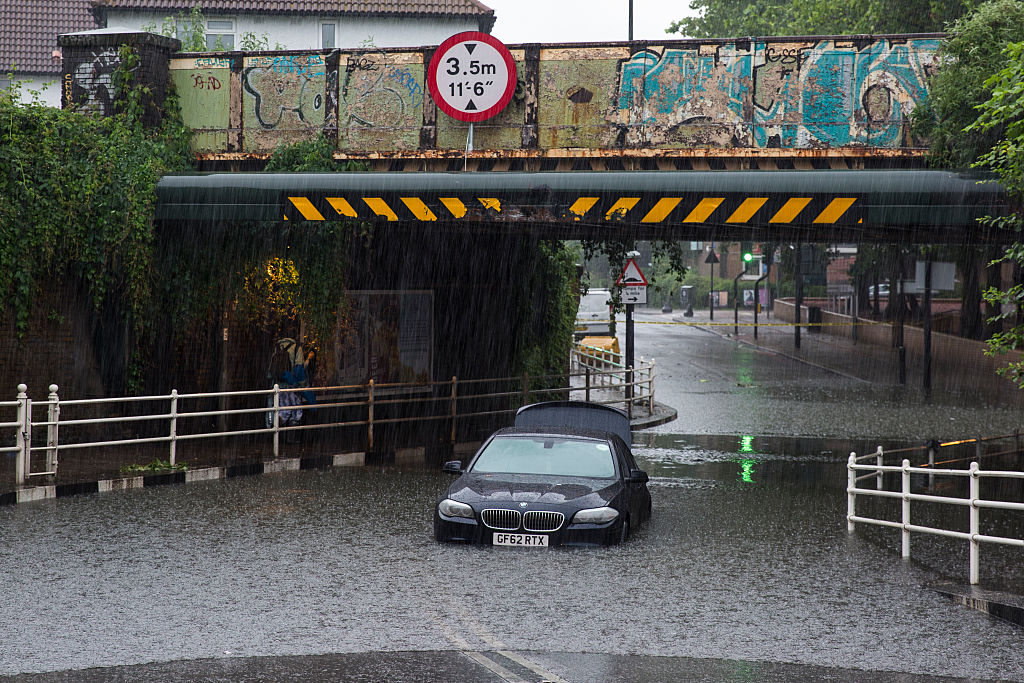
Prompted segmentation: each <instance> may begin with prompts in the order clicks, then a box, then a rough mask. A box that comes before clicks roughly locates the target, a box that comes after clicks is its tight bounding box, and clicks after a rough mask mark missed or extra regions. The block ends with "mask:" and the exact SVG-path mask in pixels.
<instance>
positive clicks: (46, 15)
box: [0, 0, 100, 74]
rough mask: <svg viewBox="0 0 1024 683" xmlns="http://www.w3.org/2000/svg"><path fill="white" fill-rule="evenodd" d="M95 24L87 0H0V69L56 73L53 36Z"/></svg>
mask: <svg viewBox="0 0 1024 683" xmlns="http://www.w3.org/2000/svg"><path fill="white" fill-rule="evenodd" d="M99 27H100V25H99V24H98V23H97V22H96V18H95V17H94V16H93V13H92V4H91V3H90V1H89V0H0V71H2V72H3V73H6V72H7V71H9V70H11V65H12V64H13V65H14V68H15V69H16V70H17V71H19V72H23V73H32V74H59V73H60V72H61V61H60V58H59V53H58V56H57V57H54V52H55V51H56V50H57V49H58V48H57V36H58V35H59V34H61V33H71V32H74V31H90V30H92V29H95V28H99Z"/></svg>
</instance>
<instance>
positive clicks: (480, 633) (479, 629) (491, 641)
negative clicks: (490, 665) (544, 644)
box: [442, 602, 567, 683]
mask: <svg viewBox="0 0 1024 683" xmlns="http://www.w3.org/2000/svg"><path fill="white" fill-rule="evenodd" d="M448 606H449V607H450V608H451V610H452V611H453V612H455V613H456V615H457V616H458V618H459V620H461V621H462V622H463V623H464V624H465V625H466V626H468V627H469V629H470V630H471V631H472V632H473V633H474V634H475V635H476V636H477V638H479V639H480V640H482V641H484V642H485V643H487V644H488V645H490V646H491V647H493V648H494V649H495V650H497V652H498V654H500V655H501V656H502V657H505V658H506V659H508V660H509V661H513V662H515V663H516V664H518V665H519V666H522V667H525V668H527V669H529V670H530V671H532V672H533V673H535V674H537V675H538V676H540V677H541V678H542V679H544V680H545V681H550V683H567V681H566V680H565V679H563V678H560V677H559V676H558V675H556V674H554V673H552V672H550V671H548V670H547V669H545V668H544V667H542V666H541V665H539V664H537V663H535V662H532V661H530V660H529V659H527V658H526V657H523V656H522V655H519V654H516V653H515V652H512V651H511V650H509V649H508V646H507V645H505V643H503V642H502V641H501V640H500V639H499V638H497V637H496V636H494V635H493V634H492V633H491V632H490V631H488V630H487V629H486V628H484V626H483V625H482V624H481V623H480V622H479V621H477V620H476V619H475V618H474V617H473V616H471V615H470V614H469V613H468V612H466V610H465V609H463V607H462V605H458V604H455V603H454V602H450V603H449V605H448ZM442 630H444V626H442ZM453 635H454V633H453ZM455 637H457V638H459V636H455ZM449 640H452V639H451V638H449ZM460 640H461V638H460ZM452 642H454V641H452ZM463 642H465V641H463Z"/></svg>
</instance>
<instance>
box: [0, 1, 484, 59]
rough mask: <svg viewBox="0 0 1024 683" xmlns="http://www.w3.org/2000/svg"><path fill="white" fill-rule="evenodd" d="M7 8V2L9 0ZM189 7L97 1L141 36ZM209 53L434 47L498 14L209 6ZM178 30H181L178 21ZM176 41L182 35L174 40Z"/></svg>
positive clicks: (109, 20) (107, 22) (331, 4)
mask: <svg viewBox="0 0 1024 683" xmlns="http://www.w3.org/2000/svg"><path fill="white" fill-rule="evenodd" d="M5 1H7V0H5ZM194 4H196V3H195V2H189V1H187V0H93V6H94V7H95V9H96V11H97V12H98V13H99V15H100V17H101V20H102V21H103V25H104V26H119V27H120V26H123V27H125V28H128V29H133V30H137V29H142V28H144V27H147V26H148V27H153V26H155V27H156V28H157V30H158V31H159V30H160V29H161V28H162V27H163V26H164V25H165V22H175V21H177V20H178V17H179V16H187V15H188V14H189V12H190V11H191V9H192V7H193V5H194ZM200 8H201V10H202V14H203V17H204V18H205V20H206V27H205V29H206V49H207V50H211V51H212V50H238V49H242V47H243V38H244V37H245V36H246V35H249V36H251V37H252V38H255V39H256V40H260V41H265V43H266V46H267V48H268V49H281V50H319V49H331V48H352V47H358V46H360V45H364V44H371V43H372V44H373V45H374V46H376V47H415V46H420V45H437V44H439V43H440V42H441V41H443V40H444V39H445V38H447V37H448V36H450V35H452V34H454V33H458V32H460V31H483V32H485V33H489V32H490V30H491V27H492V26H493V25H494V10H492V9H491V8H489V7H487V6H485V5H483V4H482V3H480V2H478V1H477V0H415V1H410V0H362V1H360V0H351V1H345V0H340V1H339V0H335V1H330V0H294V1H286V2H282V1H281V0H205V1H202V0H201V1H200ZM177 24H178V28H179V30H181V29H183V28H184V26H183V23H182V22H180V21H177ZM175 37H177V38H178V39H179V40H181V39H182V37H183V36H181V35H177V36H175Z"/></svg>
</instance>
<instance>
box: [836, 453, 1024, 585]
mask: <svg viewBox="0 0 1024 683" xmlns="http://www.w3.org/2000/svg"><path fill="white" fill-rule="evenodd" d="M1011 441H1012V446H1011V447H1009V448H1007V447H1005V446H1004V444H1006V443H1007V442H1011ZM993 446H995V448H992V447H993ZM965 450H967V451H973V452H971V453H970V454H969V455H968V456H966V457H964V456H963V453H964V451H965ZM1021 453H1022V451H1021V437H1020V434H1019V433H1015V434H1006V435H1001V436H993V437H987V438H977V439H965V440H960V441H949V442H945V443H939V442H937V441H933V442H931V443H929V444H927V445H925V446H921V447H915V448H903V449H897V450H890V451H885V450H884V449H883V448H882V447H881V446H879V447H878V449H877V450H876V451H875V452H874V453H869V454H867V455H860V456H858V455H857V454H856V453H850V457H849V461H848V464H847V486H846V493H847V501H846V507H847V511H846V521H847V529H848V530H849V531H850V532H851V533H852V532H853V531H854V530H855V527H856V524H858V523H860V524H871V525H876V526H882V527H889V528H893V529H899V530H900V533H901V540H902V555H903V557H904V558H908V559H909V558H910V535H911V533H921V534H929V535H934V536H945V537H948V538H954V539H960V540H964V541H967V543H968V544H969V560H968V561H969V569H968V574H969V580H970V583H971V584H972V585H975V584H977V583H978V578H979V563H980V546H981V544H982V543H992V544H1000V545H1006V546H1016V547H1024V539H1022V538H1017V537H1009V536H996V535H986V534H982V533H981V525H982V518H981V514H982V510H1006V511H1013V512H1024V503H1022V502H1019V501H1020V499H1021V491H1022V487H1021V486H1020V485H1017V486H1011V487H1003V488H1004V489H1009V490H1008V491H1006V490H1004V491H1003V492H1002V495H998V496H993V495H992V492H994V490H995V487H993V486H991V484H992V483H995V482H1006V481H1013V480H1021V481H1024V472H1022V471H1019V470H1008V469H1002V470H999V469H984V470H983V469H982V468H981V465H980V464H979V463H980V462H981V461H982V460H992V459H1003V460H1006V459H1013V460H1015V461H1016V462H1017V463H1019V462H1020V456H1021ZM915 455H917V456H918V457H919V458H920V460H921V461H922V462H921V464H920V465H917V466H912V465H911V464H910V463H911V461H910V457H914V456H915ZM925 457H927V462H924V459H925ZM896 460H900V463H899V464H898V465H897V464H886V462H889V463H894V461H896ZM964 465H967V466H966V468H965V467H964ZM887 475H889V476H888V477H887ZM894 475H899V478H898V481H899V485H898V487H897V486H896V485H895V482H894V480H895V476H894ZM915 475H916V482H915V480H913V479H912V477H915ZM940 481H945V482H947V484H948V485H947V486H946V487H940V486H939V485H938V484H939V482H940ZM983 482H988V483H989V484H990V485H989V486H988V487H987V488H989V489H990V494H989V495H990V496H992V497H988V498H986V497H983V496H982V483H983ZM964 483H966V486H963V484H964ZM865 484H866V486H865ZM871 484H874V486H873V487H871ZM939 488H948V489H953V492H952V494H950V495H938V489H939ZM858 496H861V497H872V498H888V499H894V500H898V501H900V503H901V505H900V514H899V519H898V520H896V519H891V518H890V519H885V518H882V517H881V516H879V517H871V516H865V515H859V514H857V497H858ZM994 497H1000V498H1007V497H1016V498H1017V500H995V499H993V498H994ZM915 502H916V503H929V504H937V505H940V506H956V507H959V508H966V509H967V511H968V514H967V520H966V522H967V523H966V527H967V528H966V530H963V529H955V528H942V527H936V526H925V525H921V524H915V523H913V521H912V518H911V504H912V503H915ZM949 526H956V525H954V524H950V525H949ZM1014 528H1020V527H1019V525H1014Z"/></svg>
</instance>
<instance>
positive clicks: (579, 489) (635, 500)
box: [434, 401, 651, 547]
mask: <svg viewBox="0 0 1024 683" xmlns="http://www.w3.org/2000/svg"><path fill="white" fill-rule="evenodd" d="M629 440H630V428H629V418H628V417H627V416H626V414H625V413H624V412H622V411H621V410H617V409H615V408H611V407H609V406H604V405H599V404H594V403H583V402H576V401H555V402H550V403H537V404H534V405H530V406H525V407H523V408H520V409H519V412H518V413H516V420H515V426H513V427H508V428H506V429H501V430H499V431H497V432H495V433H494V434H492V435H491V437H490V438H489V439H488V440H487V441H486V442H485V443H484V444H483V446H481V447H480V450H478V451H477V452H476V455H474V456H473V459H472V460H471V461H470V462H469V465H468V466H466V467H465V468H463V466H462V462H461V461H458V460H455V461H452V462H447V463H445V465H444V470H445V471H446V472H450V473H453V474H459V475H461V476H459V478H458V479H456V480H455V482H453V483H452V484H451V486H449V487H448V489H447V490H446V491H445V493H444V495H443V496H441V498H440V499H439V500H438V502H437V506H436V507H435V509H434V537H435V538H436V539H437V540H438V541H459V542H464V543H479V544H484V545H507V546H518V547H536V546H555V545H611V544H615V543H620V542H622V541H624V540H626V538H627V537H628V536H629V532H630V529H631V528H635V527H636V526H637V525H639V524H642V523H643V522H645V521H646V520H647V519H648V518H650V516H651V495H650V493H649V492H648V490H647V473H646V472H644V471H643V470H641V469H639V468H638V467H637V465H636V461H635V460H634V459H633V454H632V453H631V452H630V450H629Z"/></svg>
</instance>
